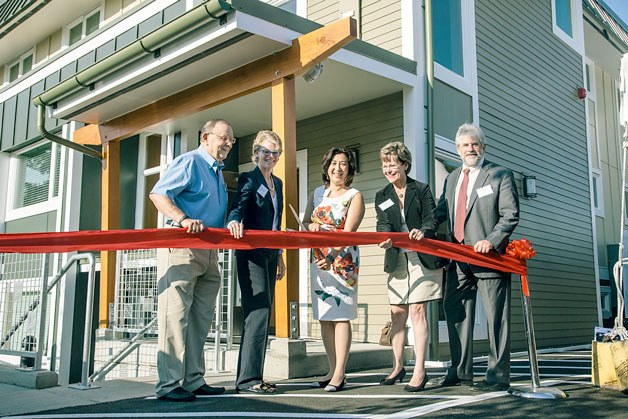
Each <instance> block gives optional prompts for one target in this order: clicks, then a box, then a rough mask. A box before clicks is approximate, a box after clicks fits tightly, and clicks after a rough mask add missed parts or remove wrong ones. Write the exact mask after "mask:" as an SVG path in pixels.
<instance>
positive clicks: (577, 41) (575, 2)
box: [551, 0, 584, 55]
mask: <svg viewBox="0 0 628 419" xmlns="http://www.w3.org/2000/svg"><path fill="white" fill-rule="evenodd" d="M551 2H552V32H553V33H554V35H556V36H557V37H558V38H559V39H560V40H562V41H563V42H564V43H566V44H567V45H569V46H570V47H571V48H573V49H574V50H575V51H576V52H577V53H578V54H580V55H584V30H583V19H582V1H580V0H569V4H570V5H571V30H572V32H573V34H572V36H569V35H568V34H567V33H565V31H563V30H562V29H561V28H559V27H558V26H557V25H556V0H551Z"/></svg>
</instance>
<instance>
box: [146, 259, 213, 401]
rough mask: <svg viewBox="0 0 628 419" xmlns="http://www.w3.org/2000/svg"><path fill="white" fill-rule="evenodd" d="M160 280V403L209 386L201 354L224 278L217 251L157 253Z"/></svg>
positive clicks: (158, 388) (157, 386) (158, 390)
mask: <svg viewBox="0 0 628 419" xmlns="http://www.w3.org/2000/svg"><path fill="white" fill-rule="evenodd" d="M157 278H158V284H157V288H158V291H159V300H158V308H157V318H158V322H159V328H158V330H159V336H158V348H159V352H158V354H157V373H158V374H159V380H158V381H157V385H156V387H155V392H156V393H157V396H158V397H159V396H163V395H164V394H167V393H169V392H170V391H172V390H173V389H175V388H177V387H182V388H183V389H185V390H188V391H194V390H196V389H197V388H199V387H201V386H202V385H203V384H205V380H204V378H203V376H204V375H205V360H204V355H203V348H204V346H205V338H206V337H207V334H208V333H209V326H210V324H211V321H212V318H213V316H214V308H215V305H216V295H217V294H218V289H219V287H220V283H221V278H222V272H221V268H220V266H219V265H218V251H217V250H208V249H158V250H157Z"/></svg>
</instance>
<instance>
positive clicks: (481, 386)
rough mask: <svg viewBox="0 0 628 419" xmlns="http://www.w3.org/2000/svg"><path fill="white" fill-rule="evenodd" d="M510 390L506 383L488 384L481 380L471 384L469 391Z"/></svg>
mask: <svg viewBox="0 0 628 419" xmlns="http://www.w3.org/2000/svg"><path fill="white" fill-rule="evenodd" d="M509 388H510V384H506V383H489V382H488V381H486V380H482V381H480V382H479V383H475V384H473V386H472V387H471V390H473V391H506V390H508V389H509Z"/></svg>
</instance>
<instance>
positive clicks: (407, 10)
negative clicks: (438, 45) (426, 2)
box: [401, 0, 425, 65]
mask: <svg viewBox="0 0 628 419" xmlns="http://www.w3.org/2000/svg"><path fill="white" fill-rule="evenodd" d="M419 3H420V2H417V1H413V0H401V55H402V56H404V57H406V58H408V59H410V60H414V61H416V62H417V63H422V62H424V60H421V59H420V57H421V56H422V55H424V54H423V52H424V50H425V49H424V48H422V47H423V44H424V42H423V40H424V38H423V26H424V24H423V22H424V20H425V19H424V16H425V10H424V9H423V8H422V7H421V5H420V4H419ZM419 65H420V64H419Z"/></svg>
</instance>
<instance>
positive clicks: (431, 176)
mask: <svg viewBox="0 0 628 419" xmlns="http://www.w3.org/2000/svg"><path fill="white" fill-rule="evenodd" d="M433 38H434V37H433V33H432V0H425V79H426V89H425V90H426V92H427V98H426V101H425V106H426V118H425V119H426V128H427V138H426V139H427V181H428V184H429V185H430V188H431V189H432V191H434V190H436V189H435V186H436V185H435V183H436V175H435V173H434V171H435V169H434V166H435V165H434V159H435V158H436V156H435V153H434V147H435V145H434V144H435V141H434V39H433Z"/></svg>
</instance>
